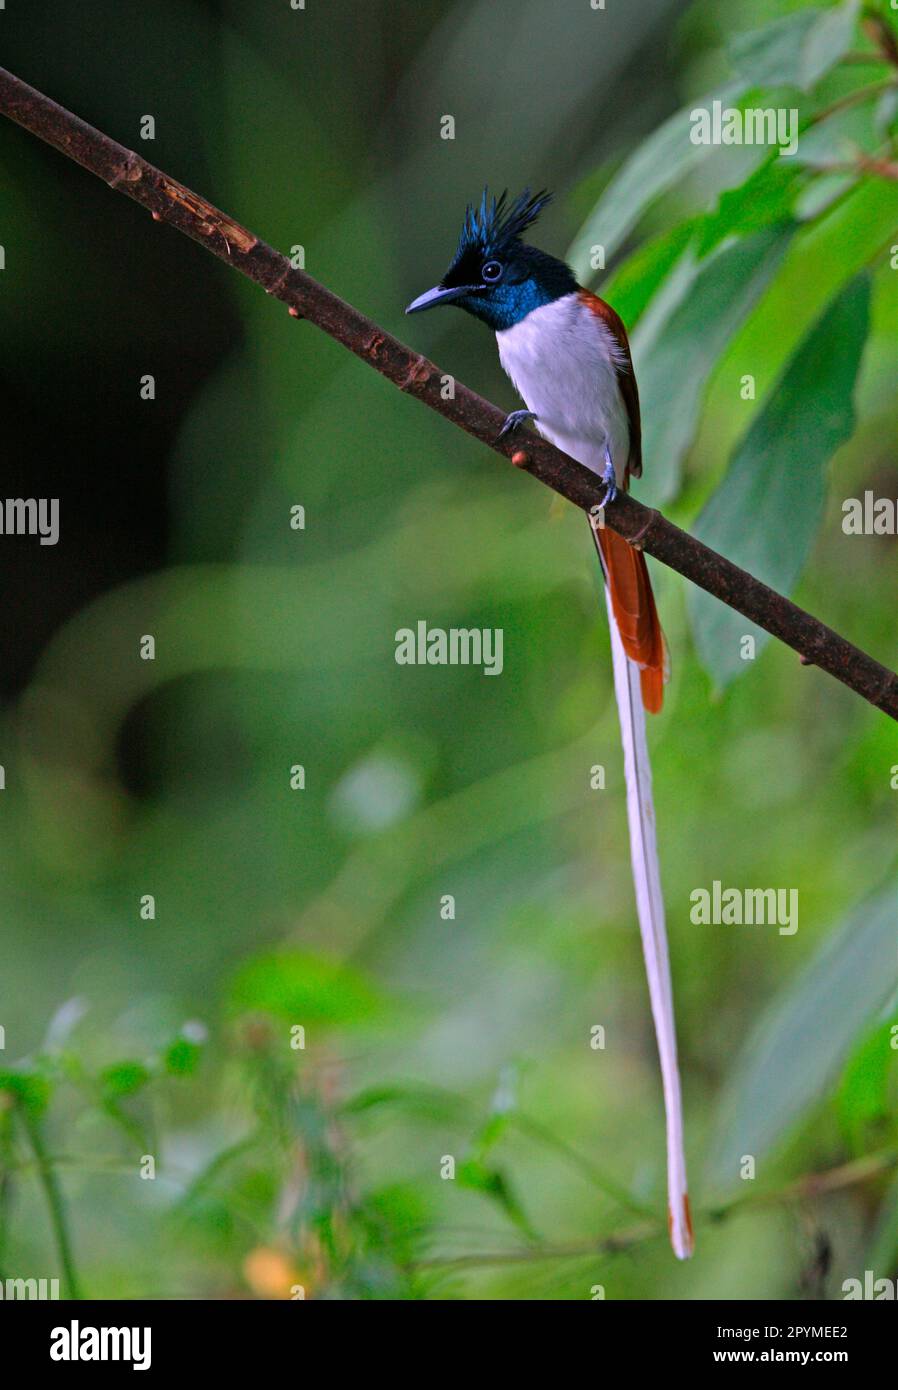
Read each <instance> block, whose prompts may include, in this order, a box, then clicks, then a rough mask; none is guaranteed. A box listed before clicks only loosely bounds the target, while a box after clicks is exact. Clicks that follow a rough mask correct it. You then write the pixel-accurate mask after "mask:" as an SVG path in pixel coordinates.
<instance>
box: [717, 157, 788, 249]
mask: <svg viewBox="0 0 898 1390" xmlns="http://www.w3.org/2000/svg"><path fill="white" fill-rule="evenodd" d="M803 177H806V176H805V175H803V171H802V170H801V169H800V168H799V167H798V166H796V164H795V163H793V162H792V161H790V160H785V159H781V158H780V157H779V155H778V154H774V155H772V156H771V157H770V158H769V159H767V160H765V161H764V163H763V164H762V165H761V166H760V168H758V169H755V171H754V172H753V173H752V174H750V175H749V177H748V178H747V179H746V180H745V182H744V183H743V184H741V185H740V186H739V187H738V188H731V189H727V190H726V191H725V192H724V193H722V194H721V195H720V200H719V202H718V205H717V208H716V210H715V211H714V212H712V213H709V214H708V216H707V217H705V218H704V219H703V221H702V224H701V233H700V236H699V240H698V254H699V256H707V255H708V253H709V252H710V251H713V250H714V249H715V248H716V247H717V246H719V245H720V243H721V242H722V241H724V240H725V239H726V238H727V237H730V236H739V237H746V236H751V235H752V233H754V232H760V231H764V230H765V228H767V227H775V226H776V225H777V224H779V223H784V222H787V221H789V220H790V218H791V217H792V210H793V207H794V205H795V200H796V197H797V195H798V191H799V187H800V182H801V180H802V178H803Z"/></svg>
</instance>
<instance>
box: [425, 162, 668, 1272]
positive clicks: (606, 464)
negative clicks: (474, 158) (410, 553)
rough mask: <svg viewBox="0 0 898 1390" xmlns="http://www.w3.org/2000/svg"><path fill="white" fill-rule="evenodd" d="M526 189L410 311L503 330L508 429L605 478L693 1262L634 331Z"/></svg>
mask: <svg viewBox="0 0 898 1390" xmlns="http://www.w3.org/2000/svg"><path fill="white" fill-rule="evenodd" d="M551 199H552V194H551V193H549V192H548V191H546V190H543V191H541V192H538V193H535V194H533V195H531V192H530V189H529V188H528V189H524V191H523V192H522V193H521V194H520V195H519V196H518V197H517V198H514V199H511V198H510V197H509V194H508V191H507V190H506V191H505V192H504V193H502V194H501V195H500V196H499V197H490V195H489V190H488V189H486V188H485V189H484V190H483V194H482V196H481V198H480V200H479V203H478V202H474V203H470V204H468V206H467V208H466V210H465V215H464V220H463V223H462V229H461V234H460V236H459V239H458V244H457V247H456V250H455V254H454V256H453V257H452V260H451V262H450V264H449V268H448V270H447V271H446V273H445V274H444V275H443V277H442V279H441V280H440V281H439V283H438V284H437V285H436V286H434V288H433V289H430V290H427V291H426V292H425V293H424V294H421V295H419V296H418V298H417V299H414V300H412V302H411V303H410V304H409V305H408V307H407V309H406V313H407V314H416V313H420V312H421V311H422V310H427V309H433V308H436V307H438V306H442V305H454V306H455V307H456V308H459V309H463V310H464V311H465V312H466V313H468V314H471V315H472V316H473V317H474V318H476V319H480V320H481V321H482V322H483V323H485V324H486V325H487V326H488V327H489V328H491V329H492V330H493V332H494V333H495V335H496V342H497V346H498V349H499V360H500V362H501V364H502V367H503V368H504V370H505V372H506V374H507V375H508V377H509V378H510V379H511V382H512V385H513V386H514V387H515V389H516V391H517V392H518V394H519V395H520V397H521V398H522V400H523V401H524V406H525V409H522V410H514V411H512V412H511V413H510V414H509V415H508V416H507V417H506V419H505V422H504V424H503V426H502V429H501V431H500V434H499V438H504V437H505V436H507V435H510V434H513V433H514V432H515V431H517V430H520V429H521V428H522V426H524V424H525V423H526V422H527V421H528V420H532V422H533V424H534V426H535V428H536V429H537V430H538V431H539V433H540V434H542V435H543V436H544V437H545V438H546V439H548V440H550V441H551V442H552V443H553V444H556V445H557V446H558V448H560V449H562V450H563V451H564V453H566V454H568V455H570V457H571V458H574V459H576V460H577V461H578V462H579V463H581V464H584V465H585V466H586V467H587V468H589V469H591V470H592V472H594V473H595V474H596V475H597V476H598V477H599V479H600V480H601V482H602V484H603V493H602V502H601V504H600V505H599V506H597V507H594V508H592V509H591V510H590V513H589V523H590V530H591V533H592V538H593V543H594V545H595V548H596V550H597V551H598V556H599V561H600V564H601V567H602V574H603V577H604V589H605V598H606V607H607V611H608V620H609V626H610V631H611V651H612V664H613V672H614V689H615V697H616V701H617V707H618V715H619V721H620V726H621V737H622V742H623V751H624V774H625V782H626V788H627V818H628V823H629V831H630V858H631V864H632V869H633V877H634V888H635V898H636V907H637V916H638V919H639V925H640V931H641V936H642V943H643V953H644V957H645V963H646V972H647V976H648V983H649V995H650V1000H651V1006H652V1015H653V1018H654V1023H655V1034H656V1038H657V1043H658V1053H659V1059H660V1064H661V1078H662V1088H663V1092H664V1105H665V1115H666V1131H667V1177H668V1229H669V1232H670V1239H671V1245H672V1247H673V1251H674V1254H675V1255H676V1256H677V1257H678V1258H679V1259H687V1258H688V1257H689V1256H690V1255H691V1254H692V1252H693V1248H694V1237H693V1231H692V1221H691V1217H690V1211H689V1194H688V1186H687V1177H686V1160H685V1153H684V1141H683V1119H682V1101H681V1087H680V1073H679V1065H678V1061H677V1043H676V1028H675V1022H674V1006H673V989H672V985H671V974H670V962H669V953H668V945H667V930H666V925H665V916H664V900H663V896H662V891H661V876H660V868H659V862H658V848H657V839H656V830H655V811H654V805H653V801H652V776H651V765H650V762H649V754H648V745H647V742H646V733H645V712H646V711H648V712H650V713H653V714H654V713H657V712H658V711H659V710H660V709H661V706H662V703H663V698H664V685H665V683H666V681H667V680H668V678H669V661H668V656H667V645H666V642H665V639H664V634H663V632H662V630H661V624H660V621H659V618H658V611H657V607H656V605H655V599H654V596H653V594H652V586H651V581H650V578H649V572H648V567H647V564H646V560H645V556H644V555H643V553H642V551H641V550H639V549H637V548H636V547H634V546H632V545H630V543H629V542H628V541H626V540H625V539H624V538H623V537H622V536H619V535H618V534H617V533H616V532H615V531H613V530H611V529H610V528H609V527H607V526H606V525H605V513H606V510H607V509H608V508H610V507H613V504H614V501H615V499H616V497H617V495H618V493H619V492H620V491H625V490H627V489H628V488H629V485H630V479H631V478H639V477H640V476H641V474H642V466H643V458H642V428H641V416H640V405H639V390H638V387H637V384H636V377H635V374H634V371H633V360H632V356H631V352H630V344H629V340H628V337H627V330H626V328H625V326H624V324H623V322H622V320H621V319H620V317H619V316H618V314H617V313H616V312H615V310H614V309H613V308H612V307H611V305H610V304H607V303H606V302H605V301H604V300H602V299H600V298H599V297H598V295H596V294H594V293H593V292H592V291H591V290H589V289H586V288H585V287H584V286H582V285H580V284H578V282H577V278H576V276H575V274H574V272H573V270H572V269H571V267H570V266H569V265H567V263H566V262H565V261H563V260H559V259H557V258H556V257H555V256H551V255H549V253H548V252H546V251H543V250H541V249H539V248H538V247H536V246H532V245H530V244H529V242H527V241H525V240H524V234H525V233H526V232H527V231H528V229H529V228H530V227H531V226H532V225H533V224H534V223H535V222H536V220H537V218H538V217H539V216H540V214H541V213H542V211H543V209H544V208H545V207H546V206H547V204H548V203H549V202H550V201H551Z"/></svg>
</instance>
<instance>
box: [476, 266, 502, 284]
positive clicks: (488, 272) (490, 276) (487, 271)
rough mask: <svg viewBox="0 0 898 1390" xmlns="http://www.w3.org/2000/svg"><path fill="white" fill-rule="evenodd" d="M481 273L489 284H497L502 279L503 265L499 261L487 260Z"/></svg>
mask: <svg viewBox="0 0 898 1390" xmlns="http://www.w3.org/2000/svg"><path fill="white" fill-rule="evenodd" d="M480 274H481V276H482V277H483V279H484V280H485V281H486V283H487V284H488V285H495V283H496V281H497V280H501V279H502V267H501V265H500V264H499V262H498V261H487V262H486V265H484V267H483V269H482V270H481V272H480Z"/></svg>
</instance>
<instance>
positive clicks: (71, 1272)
mask: <svg viewBox="0 0 898 1390" xmlns="http://www.w3.org/2000/svg"><path fill="white" fill-rule="evenodd" d="M18 1114H19V1117H20V1119H21V1121H22V1126H23V1128H24V1130H25V1133H26V1134H27V1136H28V1142H29V1144H30V1145H31V1150H32V1152H33V1154H34V1158H35V1163H36V1164H37V1173H38V1178H39V1180H40V1184H41V1186H42V1188H43V1189H44V1196H45V1197H46V1199H47V1210H48V1212H49V1214H50V1225H51V1227H52V1229H53V1235H54V1237H55V1240H56V1249H57V1251H58V1253H59V1262H60V1264H61V1265H62V1272H63V1276H64V1278H65V1284H66V1290H67V1296H68V1297H69V1298H70V1299H80V1297H81V1292H80V1287H79V1283H78V1275H77V1272H76V1270H75V1260H74V1255H73V1253H72V1243H71V1240H70V1238H69V1232H68V1225H67V1223H66V1215H65V1205H64V1203H63V1200H62V1193H61V1192H60V1190H59V1184H58V1182H57V1181H56V1173H55V1171H54V1169H53V1162H52V1160H51V1158H50V1155H49V1154H48V1153H47V1150H46V1147H45V1146H44V1140H43V1136H42V1134H41V1130H40V1124H39V1123H38V1121H37V1119H36V1118H35V1117H34V1116H33V1115H30V1114H29V1113H28V1110H27V1108H26V1107H25V1106H24V1105H20V1106H19V1107H18Z"/></svg>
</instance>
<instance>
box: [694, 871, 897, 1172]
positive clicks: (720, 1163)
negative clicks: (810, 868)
mask: <svg viewBox="0 0 898 1390" xmlns="http://www.w3.org/2000/svg"><path fill="white" fill-rule="evenodd" d="M896 907H898V884H896V883H895V882H891V883H890V884H889V886H888V887H887V888H885V889H884V890H883V891H882V892H881V893H880V894H879V895H878V896H877V897H875V898H873V899H871V900H869V901H867V902H866V903H864V904H863V906H861V907H859V908H857V909H856V911H854V912H853V913H851V914H850V916H849V917H848V918H847V920H846V921H845V922H843V923H842V925H841V926H840V927H839V928H838V929H837V930H836V931H835V932H833V933H832V934H831V935H830V937H829V939H828V940H827V941H826V942H825V943H824V946H823V948H822V949H821V950H820V951H819V952H818V953H817V955H816V956H815V957H814V958H813V959H812V960H811V963H810V964H809V965H808V966H807V967H806V968H805V969H804V970H802V971H801V973H800V974H799V975H798V976H797V978H796V979H794V980H793V981H791V982H790V984H789V985H788V986H787V987H786V989H785V990H784V991H783V993H782V995H781V997H780V998H779V999H778V1000H776V1001H775V1002H774V1004H773V1005H772V1006H771V1007H770V1008H769V1009H768V1010H767V1011H766V1013H765V1014H764V1015H763V1016H762V1017H761V1019H760V1020H759V1021H758V1024H757V1026H756V1027H755V1029H754V1030H753V1032H752V1034H751V1037H750V1038H749V1040H748V1042H747V1043H746V1045H745V1048H744V1049H743V1052H742V1054H741V1056H740V1058H739V1059H738V1062H737V1064H736V1066H735V1068H734V1070H733V1074H732V1077H731V1080H730V1081H729V1083H728V1085H727V1088H726V1093H725V1097H724V1100H723V1102H722V1104H721V1113H720V1120H719V1123H718V1126H717V1139H716V1143H715V1145H714V1150H715V1152H714V1158H713V1161H712V1165H711V1178H712V1181H713V1183H714V1185H715V1188H722V1189H727V1188H730V1187H732V1186H733V1184H734V1183H735V1182H736V1181H738V1176H739V1166H738V1165H739V1161H740V1158H741V1156H742V1155H743V1154H753V1155H754V1157H755V1158H756V1159H760V1158H761V1157H762V1155H764V1154H766V1153H767V1152H768V1151H769V1150H770V1149H771V1148H772V1147H773V1145H774V1144H775V1143H776V1142H777V1141H778V1140H780V1139H781V1138H783V1137H784V1136H785V1135H786V1133H787V1132H788V1131H789V1130H790V1129H791V1128H792V1127H793V1126H794V1125H795V1123H796V1122H797V1121H798V1120H799V1119H800V1118H801V1116H802V1115H803V1114H804V1113H805V1112H806V1111H807V1109H808V1108H809V1106H811V1105H813V1104H815V1103H816V1102H817V1101H818V1100H819V1099H820V1097H821V1096H822V1095H823V1094H824V1093H825V1092H826V1090H827V1089H828V1087H830V1086H831V1085H832V1083H833V1081H834V1079H835V1078H836V1076H837V1075H838V1072H839V1068H840V1067H841V1065H842V1064H843V1062H844V1059H845V1057H846V1055H847V1053H848V1051H849V1049H850V1047H851V1045H852V1043H853V1042H854V1040H855V1038H856V1037H857V1036H858V1034H859V1033H860V1032H861V1030H862V1029H863V1028H864V1027H866V1025H867V1024H868V1022H869V1021H870V1019H872V1018H874V1017H875V1016H876V1014H877V1013H878V1012H879V1010H880V1009H881V1008H882V1007H883V1006H884V1005H885V1004H886V1003H887V1001H888V1000H889V999H890V997H891V995H892V993H893V991H894V990H895V988H896V985H898V956H896V952H895V919H896ZM780 939H782V940H784V939H785V938H780Z"/></svg>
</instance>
